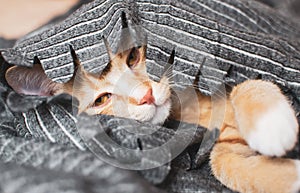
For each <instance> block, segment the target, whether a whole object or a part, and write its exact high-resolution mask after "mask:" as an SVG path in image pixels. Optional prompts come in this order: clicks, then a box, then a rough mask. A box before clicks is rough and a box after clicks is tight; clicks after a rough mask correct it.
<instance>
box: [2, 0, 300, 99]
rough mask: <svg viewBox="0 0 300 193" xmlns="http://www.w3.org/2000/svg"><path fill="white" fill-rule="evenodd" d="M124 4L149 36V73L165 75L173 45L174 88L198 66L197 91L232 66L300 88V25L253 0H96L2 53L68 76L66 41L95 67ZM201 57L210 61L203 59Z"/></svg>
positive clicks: (114, 34) (101, 63)
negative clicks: (200, 82) (164, 70)
mask: <svg viewBox="0 0 300 193" xmlns="http://www.w3.org/2000/svg"><path fill="white" fill-rule="evenodd" d="M122 11H125V12H126V13H127V16H128V17H129V19H131V21H132V22H133V24H136V25H140V26H142V27H143V29H144V30H145V32H146V33H147V35H148V52H147V54H148V55H147V59H148V71H149V73H150V75H151V77H152V78H153V79H156V80H158V79H159V77H160V76H161V75H162V73H163V67H162V65H163V64H162V62H167V59H168V56H169V54H170V53H171V51H172V50H173V49H174V48H175V50H176V57H175V63H174V74H175V82H176V86H178V87H185V86H186V85H190V84H191V82H193V81H194V79H195V75H196V74H197V71H198V69H199V68H200V66H202V69H201V70H202V72H203V73H202V74H201V75H200V78H201V81H202V82H204V84H203V85H202V87H203V86H204V88H202V91H204V92H207V93H210V89H209V88H208V86H207V85H211V84H213V85H215V81H216V80H217V81H218V82H220V81H222V80H223V79H224V76H226V75H228V74H227V71H228V69H230V66H234V67H236V68H237V70H238V71H250V73H253V74H254V75H257V76H261V77H262V78H263V79H270V80H274V81H276V82H277V83H279V84H282V85H285V86H287V87H290V88H291V89H293V91H294V92H296V94H299V93H300V90H299V86H300V80H299V77H300V76H299V62H300V61H299V57H298V56H299V49H298V48H299V41H298V39H299V37H300V32H299V31H300V30H299V29H300V28H299V26H298V25H296V24H294V23H291V22H289V20H287V19H285V18H284V17H283V16H281V15H280V14H278V12H275V11H274V10H272V9H270V8H269V7H267V6H264V5H262V4H260V3H258V2H255V1H250V2H249V1H246V0H234V1H232V0H230V1H219V0H214V1H202V0H194V1H185V0H181V1H170V0H163V1H155V0H140V1H130V0H127V1H118V0H109V1H103V0H96V1H94V2H92V3H90V4H87V5H85V6H83V7H82V8H80V9H79V10H78V11H76V12H75V13H74V14H73V15H71V16H70V17H69V18H68V19H66V20H64V21H63V22H61V23H59V24H57V25H55V26H52V27H50V28H48V29H45V30H44V31H41V32H36V33H33V34H32V35H29V36H28V37H25V38H23V39H22V40H20V41H18V42H17V43H16V45H15V46H14V48H13V49H10V50H6V51H5V52H2V54H3V56H4V58H5V59H6V60H7V61H8V62H9V63H13V64H18V65H26V66H31V65H32V62H33V58H34V57H35V56H37V57H38V58H39V59H40V60H41V62H42V65H43V67H44V68H45V71H46V73H47V75H48V76H49V77H50V78H52V79H53V80H55V81H58V82H65V81H67V80H69V79H70V78H71V76H72V72H73V59H72V56H71V54H70V50H69V45H71V46H72V47H73V49H74V50H75V51H76V53H77V55H78V58H79V59H80V61H81V62H82V64H83V65H84V66H85V67H86V69H88V70H90V71H93V72H99V71H101V70H102V69H103V68H104V67H105V66H106V64H107V62H108V56H107V54H106V49H105V46H104V43H103V40H102V36H105V37H107V38H108V41H109V43H110V44H111V45H112V46H113V50H116V46H117V44H116V42H118V40H119V38H120V30H121V19H120V15H121V12H122ZM204 58H207V59H208V60H207V61H210V62H207V63H205V64H204V65H203V64H202V62H203V60H204ZM187 66H189V68H188V69H187ZM182 72H184V73H182ZM229 77H230V75H229Z"/></svg>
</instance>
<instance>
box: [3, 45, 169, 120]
mask: <svg viewBox="0 0 300 193" xmlns="http://www.w3.org/2000/svg"><path fill="white" fill-rule="evenodd" d="M145 52H146V47H145V46H143V47H140V48H132V49H129V50H126V51H124V52H122V53H119V54H116V55H111V61H110V64H109V65H108V66H107V67H106V69H105V70H104V72H103V73H102V74H101V75H95V74H91V73H88V72H86V71H85V70H84V69H83V67H82V66H80V65H79V66H78V69H77V71H76V73H75V77H73V79H72V81H69V82H68V83H66V84H62V85H60V84H58V83H56V86H55V89H56V90H55V91H54V92H55V93H56V94H57V93H61V92H64V93H68V94H71V95H73V96H75V97H76V98H77V99H78V100H79V112H86V113H88V114H90V115H94V114H108V115H115V116H121V117H126V118H131V119H136V120H139V121H143V122H145V121H147V122H151V123H153V124H161V123H163V122H164V121H165V120H166V118H167V117H168V116H169V114H170V108H171V99H170V96H171V93H170V86H169V82H168V79H167V78H166V77H163V78H162V79H161V80H160V82H154V81H152V80H151V79H150V78H149V76H148V74H147V72H146V53H145ZM20 68H22V67H17V69H18V70H19V72H18V73H17V72H16V73H13V72H14V70H15V71H16V69H12V70H10V71H8V73H7V76H6V77H7V80H8V82H10V80H11V79H13V80H15V78H9V76H16V74H27V75H28V74H31V73H22V72H20ZM27 71H28V69H27ZM42 72H43V71H42ZM39 73H41V70H39ZM9 74H11V75H9ZM41 76H43V77H44V76H45V75H40V76H39V77H38V78H39V79H42V78H41ZM27 78H28V77H27ZM20 79H21V78H20ZM29 79H34V77H32V78H29ZM47 81H48V82H49V81H50V83H53V82H51V80H49V79H47ZM38 82H40V81H38ZM10 85H11V86H12V85H13V84H10ZM50 85H51V84H50ZM52 86H53V85H52ZM12 87H13V86H12ZM25 87H26V86H25ZM27 87H28V86H27ZM31 87H34V86H31ZM37 87H38V86H37ZM40 87H42V86H41V85H40ZM14 89H15V90H17V91H18V90H22V89H20V88H19V89H18V88H14ZM43 90H45V88H43ZM28 92H29V91H28ZM43 92H44V91H43ZM51 92H52V91H51ZM51 92H49V93H51ZM23 93H24V92H23ZM29 93H30V92H29ZM25 94H26V93H25Z"/></svg>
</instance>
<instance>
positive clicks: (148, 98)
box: [139, 88, 155, 105]
mask: <svg viewBox="0 0 300 193" xmlns="http://www.w3.org/2000/svg"><path fill="white" fill-rule="evenodd" d="M154 102H155V99H154V97H153V95H152V89H151V88H150V89H149V90H148V91H147V93H146V94H145V96H144V97H143V98H142V99H141V100H140V102H139V105H143V104H148V105H151V104H153V103H154Z"/></svg>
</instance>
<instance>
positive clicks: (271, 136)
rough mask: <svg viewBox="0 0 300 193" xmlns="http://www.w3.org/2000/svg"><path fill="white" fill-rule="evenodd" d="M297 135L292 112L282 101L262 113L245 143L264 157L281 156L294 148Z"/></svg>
mask: <svg viewBox="0 0 300 193" xmlns="http://www.w3.org/2000/svg"><path fill="white" fill-rule="evenodd" d="M297 133H298V123H297V120H296V117H295V115H294V111H293V110H292V108H291V107H290V105H289V104H288V102H287V101H285V100H284V101H280V102H279V103H278V104H277V105H276V104H274V106H273V108H270V109H269V111H268V112H266V113H263V115H262V116H261V117H260V119H259V120H258V121H257V122H256V126H255V128H254V130H253V131H252V133H250V135H249V136H248V137H247V142H248V144H249V146H250V147H251V148H252V149H254V150H256V151H258V152H260V153H262V154H264V155H268V156H282V155H284V154H285V153H286V151H287V150H290V149H292V148H293V147H294V145H295V143H296V141H297Z"/></svg>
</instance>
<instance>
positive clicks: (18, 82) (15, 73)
mask: <svg viewBox="0 0 300 193" xmlns="http://www.w3.org/2000/svg"><path fill="white" fill-rule="evenodd" d="M5 78H6V81H7V83H8V84H9V85H10V86H11V87H12V88H13V89H14V90H15V91H16V92H17V93H20V94H26V95H40V96H52V95H55V94H58V93H61V92H62V84H60V83H56V82H54V81H52V80H51V79H50V78H48V77H47V75H46V74H45V72H44V69H43V68H42V66H41V64H34V65H33V67H32V68H29V67H23V66H13V67H11V68H9V69H8V70H7V72H6V73H5Z"/></svg>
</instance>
